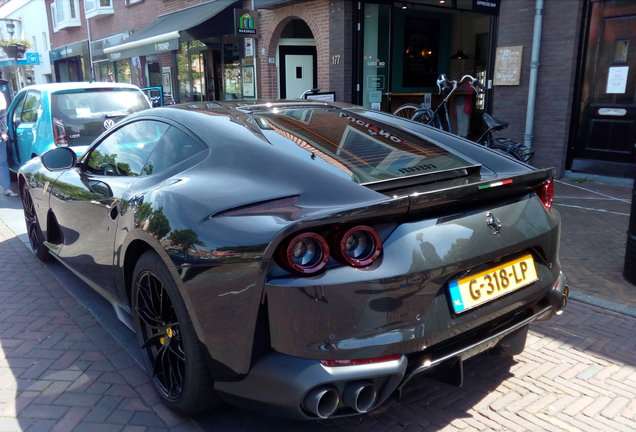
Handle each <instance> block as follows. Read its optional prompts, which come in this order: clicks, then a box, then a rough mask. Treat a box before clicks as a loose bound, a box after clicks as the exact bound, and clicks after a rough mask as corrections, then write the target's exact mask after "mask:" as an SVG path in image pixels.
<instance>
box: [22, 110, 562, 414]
mask: <svg viewBox="0 0 636 432" xmlns="http://www.w3.org/2000/svg"><path fill="white" fill-rule="evenodd" d="M554 172H555V170H554V169H552V168H550V169H534V168H532V167H530V166H528V165H526V164H523V163H520V162H517V161H515V160H513V159H511V158H509V157H507V156H505V155H501V154H498V153H496V152H493V151H492V150H490V149H488V148H485V147H483V146H480V145H477V144H475V143H471V142H469V141H466V140H462V139H460V138H457V137H455V136H453V135H450V134H447V133H444V132H441V131H439V130H436V129H431V128H429V127H427V126H424V125H422V124H419V123H415V122H411V121H410V120H404V119H400V118H396V117H393V116H391V115H389V114H384V113H381V112H378V111H372V110H367V109H364V108H361V107H355V106H351V105H347V104H338V103H322V102H308V101H296V102H293V101H277V102H267V103H266V102H262V103H252V104H246V103H243V102H240V101H234V102H218V103H216V102H215V103H190V104H187V105H173V106H171V107H161V108H156V109H153V110H148V111H144V112H140V113H137V114H133V115H130V116H129V117H127V118H126V119H124V120H123V121H121V122H120V123H118V124H117V125H115V126H114V127H113V128H112V129H111V130H109V131H108V132H107V133H105V134H103V135H102V136H101V137H99V138H98V139H97V140H96V141H95V143H94V144H93V145H92V146H91V147H90V148H89V149H88V150H87V151H86V152H85V153H84V154H83V155H82V156H81V157H79V158H78V157H77V156H76V154H75V153H74V152H72V151H70V150H69V149H65V148H59V149H54V150H51V151H49V152H47V153H45V154H44V155H42V157H41V158H36V159H34V160H33V161H31V162H29V163H27V164H26V165H25V166H24V167H23V168H22V169H21V170H20V173H19V178H18V182H19V186H20V194H21V198H22V202H23V205H24V212H25V220H26V223H27V227H28V233H29V240H30V243H31V246H32V248H33V251H34V253H35V254H36V255H37V256H38V257H39V258H40V259H43V260H44V259H50V258H53V257H55V258H58V259H59V260H60V261H61V262H63V263H64V264H65V265H66V266H67V267H68V268H70V269H71V270H72V271H74V272H75V273H77V274H79V275H80V276H81V277H82V278H83V279H84V280H85V281H87V282H88V283H89V284H90V285H91V286H92V287H94V288H95V289H96V290H97V291H98V292H100V293H101V294H102V295H103V296H104V297H106V298H107V299H108V300H109V301H110V302H111V303H112V304H113V306H114V307H115V308H116V310H117V311H118V316H119V317H120V318H121V319H122V320H123V321H124V322H125V323H126V324H127V325H128V326H129V327H130V328H131V329H133V330H134V331H135V332H136V334H137V339H138V342H139V346H140V350H141V352H142V354H143V355H142V357H143V359H144V364H145V367H146V369H147V371H148V373H149V375H150V376H151V378H152V382H153V384H154V386H155V389H156V390H157V392H158V394H159V395H160V397H161V399H162V400H163V402H164V403H166V404H167V405H168V406H169V407H170V408H172V409H173V410H175V411H176V412H179V413H182V414H193V413H197V412H201V411H205V410H208V409H211V408H213V407H214V406H215V405H217V404H218V403H219V402H220V401H221V400H226V401H229V402H231V403H234V404H237V405H241V406H244V407H247V408H250V409H253V410H257V411H261V412H265V413H267V414H271V415H278V416H284V417H289V418H296V419H321V418H330V417H338V416H347V415H356V414H360V413H364V412H368V411H371V410H373V409H375V408H377V407H378V406H380V405H381V404H382V403H384V402H385V401H386V400H387V398H388V397H389V396H390V395H391V394H393V393H394V392H399V391H400V390H401V389H402V387H403V386H404V385H406V384H407V383H408V382H409V380H410V379H411V378H412V377H414V376H416V375H418V374H420V373H431V374H432V376H433V377H436V378H442V377H445V379H447V380H448V382H451V383H454V384H458V385H459V384H461V377H462V363H463V361H464V360H465V359H467V358H469V357H472V356H475V355H477V354H480V353H482V352H485V351H487V352H488V353H490V354H499V355H508V356H510V355H515V354H517V353H520V352H521V351H522V350H523V348H524V346H525V340H526V334H527V330H528V325H529V324H530V323H532V322H536V321H542V320H547V319H549V318H550V317H551V316H553V315H554V314H558V313H561V312H562V311H563V309H564V307H565V305H566V302H567V294H568V288H567V286H566V281H565V278H564V277H563V275H562V274H561V272H560V264H559V260H558V243H559V230H560V217H559V215H558V213H557V212H556V211H555V210H554V209H552V199H553V192H554V189H553V183H552V177H553V176H554ZM45 179H46V181H44V180H45ZM66 196H69V197H70V198H71V199H69V200H65V199H64V198H63V197H66ZM96 196H99V198H97V197H96ZM439 370H443V371H444V372H445V373H444V374H438V373H437V371H439Z"/></svg>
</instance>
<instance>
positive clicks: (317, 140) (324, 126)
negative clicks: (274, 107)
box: [253, 108, 476, 184]
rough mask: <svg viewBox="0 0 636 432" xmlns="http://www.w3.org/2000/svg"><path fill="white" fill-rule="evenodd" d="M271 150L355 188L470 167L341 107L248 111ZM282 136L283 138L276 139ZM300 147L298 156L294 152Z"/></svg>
mask: <svg viewBox="0 0 636 432" xmlns="http://www.w3.org/2000/svg"><path fill="white" fill-rule="evenodd" d="M253 116H254V118H255V119H256V120H257V122H258V123H259V124H260V126H261V128H262V129H264V133H265V136H266V137H267V138H268V140H269V141H270V142H271V143H272V144H274V145H276V146H277V147H282V148H285V149H286V150H287V151H289V152H293V153H296V154H298V155H300V156H302V155H303V153H304V154H307V155H309V154H310V155H309V156H310V157H311V158H312V160H317V161H324V162H326V164H325V163H323V166H326V165H329V167H328V169H330V170H331V171H335V170H337V171H339V174H342V175H344V176H347V177H350V178H351V180H352V181H355V182H356V183H360V184H371V183H377V182H385V181H387V180H393V179H398V178H404V177H410V176H414V175H424V174H432V173H439V172H442V171H449V170H459V169H463V168H467V167H472V166H475V164H476V162H474V161H472V160H470V159H468V158H466V157H464V156H462V155H458V154H454V153H451V152H450V151H449V150H448V149H446V148H445V147H443V146H441V145H440V144H439V143H434V142H432V141H429V140H426V139H424V138H421V137H419V136H416V135H412V134H410V133H407V132H405V131H403V130H402V129H399V128H397V127H394V126H391V125H390V124H387V123H379V122H378V121H377V120H372V119H369V118H366V117H364V116H363V114H361V113H358V112H352V111H347V110H341V109H323V108H321V109H313V108H311V109H290V110H278V111H276V112H274V111H269V112H265V113H263V112H260V113H254V114H253ZM281 138H285V139H281ZM299 149H302V150H303V152H301V151H299Z"/></svg>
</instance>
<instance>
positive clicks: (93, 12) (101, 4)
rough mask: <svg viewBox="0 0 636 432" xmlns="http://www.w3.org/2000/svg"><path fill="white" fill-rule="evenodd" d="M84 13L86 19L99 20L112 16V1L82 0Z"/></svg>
mask: <svg viewBox="0 0 636 432" xmlns="http://www.w3.org/2000/svg"><path fill="white" fill-rule="evenodd" d="M84 13H85V14H86V18H101V17H103V16H108V15H112V14H114V13H115V11H114V10H113V0H84Z"/></svg>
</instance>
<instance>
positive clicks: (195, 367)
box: [132, 252, 220, 415]
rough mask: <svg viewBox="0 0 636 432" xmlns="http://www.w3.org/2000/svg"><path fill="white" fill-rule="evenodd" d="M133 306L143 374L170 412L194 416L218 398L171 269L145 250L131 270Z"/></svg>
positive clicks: (210, 405)
mask: <svg viewBox="0 0 636 432" xmlns="http://www.w3.org/2000/svg"><path fill="white" fill-rule="evenodd" d="M133 281H134V286H133V292H132V310H133V313H134V317H133V318H134V322H135V329H136V332H137V338H138V341H139V344H140V347H141V350H142V357H143V360H144V364H145V367H146V370H147V372H148V374H149V375H150V376H151V380H152V383H153V385H154V386H155V389H156V390H157V392H158V393H159V395H160V396H161V398H162V400H163V401H164V403H165V404H166V405H168V406H169V407H170V408H171V409H172V410H173V411H175V412H177V413H179V414H182V415H193V414H196V413H200V412H203V411H206V410H208V409H210V408H212V407H214V406H215V405H216V404H218V402H219V400H220V399H219V398H218V396H217V395H216V394H215V393H214V390H213V381H212V379H211V378H210V375H209V373H208V370H207V366H206V364H205V360H204V355H203V346H202V344H201V342H200V341H199V340H198V338H197V337H196V334H195V331H194V326H193V325H192V321H191V320H190V317H189V316H188V313H187V311H186V308H185V304H184V302H183V300H182V298H181V295H180V294H179V292H178V288H177V286H176V283H175V282H174V280H173V278H172V276H171V275H170V272H169V271H168V269H167V268H166V266H165V265H164V264H163V262H162V261H161V259H160V258H159V256H158V255H157V254H156V253H154V252H146V253H144V254H143V255H142V256H141V258H140V259H139V261H138V263H137V265H136V267H135V274H134V279H133Z"/></svg>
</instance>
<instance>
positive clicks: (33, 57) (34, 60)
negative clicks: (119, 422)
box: [26, 53, 40, 65]
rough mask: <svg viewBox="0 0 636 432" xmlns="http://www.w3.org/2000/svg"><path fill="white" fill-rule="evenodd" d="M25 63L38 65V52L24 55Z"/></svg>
mask: <svg viewBox="0 0 636 432" xmlns="http://www.w3.org/2000/svg"><path fill="white" fill-rule="evenodd" d="M26 64H30V65H39V64H40V55H39V54H38V53H28V54H27V55H26Z"/></svg>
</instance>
